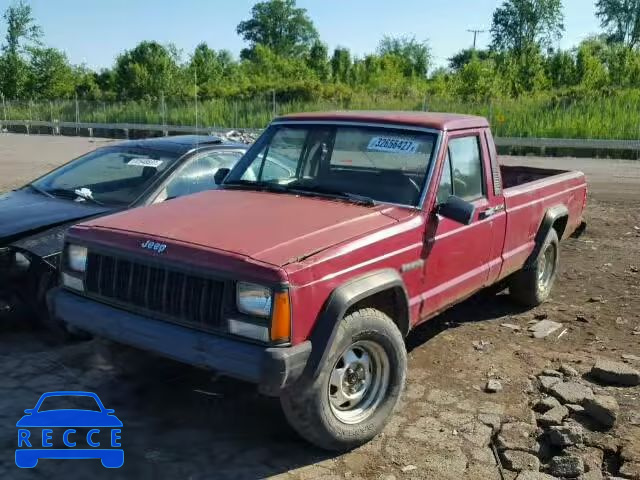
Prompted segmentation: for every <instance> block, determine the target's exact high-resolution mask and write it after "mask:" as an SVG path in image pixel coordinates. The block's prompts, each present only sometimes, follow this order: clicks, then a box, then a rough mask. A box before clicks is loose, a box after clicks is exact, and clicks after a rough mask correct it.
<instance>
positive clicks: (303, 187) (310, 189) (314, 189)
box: [288, 183, 377, 207]
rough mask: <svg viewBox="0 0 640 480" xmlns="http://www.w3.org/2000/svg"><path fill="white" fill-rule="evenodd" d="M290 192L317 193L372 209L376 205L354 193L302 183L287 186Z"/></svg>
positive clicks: (371, 200) (371, 199)
mask: <svg viewBox="0 0 640 480" xmlns="http://www.w3.org/2000/svg"><path fill="white" fill-rule="evenodd" d="M288 189H289V190H290V191H297V192H304V193H317V194H320V195H328V196H335V197H340V198H344V199H346V200H350V201H352V202H355V203H362V204H363V205H366V206H369V207H373V206H374V205H376V203H377V202H376V201H375V200H374V199H373V198H371V197H367V196H365V195H358V194H356V193H350V192H343V191H342V190H337V189H335V188H331V187H325V186H323V185H318V184H308V183H307V184H304V183H291V184H289V185H288Z"/></svg>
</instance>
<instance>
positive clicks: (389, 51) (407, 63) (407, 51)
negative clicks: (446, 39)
mask: <svg viewBox="0 0 640 480" xmlns="http://www.w3.org/2000/svg"><path fill="white" fill-rule="evenodd" d="M378 55H380V56H381V57H395V59H397V60H396V64H397V65H398V67H399V69H400V70H401V71H402V73H403V74H404V76H405V77H425V76H426V75H427V72H428V70H429V64H430V62H431V49H430V48H429V44H428V43H427V42H426V41H425V42H418V41H417V40H416V39H415V37H398V38H394V37H390V36H387V35H385V36H384V37H382V40H381V41H380V44H379V45H378Z"/></svg>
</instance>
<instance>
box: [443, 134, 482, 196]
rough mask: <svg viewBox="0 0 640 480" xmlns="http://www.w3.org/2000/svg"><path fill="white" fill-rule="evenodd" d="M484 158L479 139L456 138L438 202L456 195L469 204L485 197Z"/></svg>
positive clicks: (446, 160)
mask: <svg viewBox="0 0 640 480" xmlns="http://www.w3.org/2000/svg"><path fill="white" fill-rule="evenodd" d="M484 191H485V190H484V180H483V175H482V156H481V155H480V144H479V142H478V137H476V136H472V137H463V138H454V139H451V140H450V141H449V149H448V151H447V157H446V159H445V165H444V169H443V172H442V177H441V180H440V188H439V190H438V202H441V201H444V200H446V199H447V198H448V196H449V195H455V196H457V197H459V198H462V199H463V200H466V201H468V202H471V201H474V200H477V199H479V198H482V197H484Z"/></svg>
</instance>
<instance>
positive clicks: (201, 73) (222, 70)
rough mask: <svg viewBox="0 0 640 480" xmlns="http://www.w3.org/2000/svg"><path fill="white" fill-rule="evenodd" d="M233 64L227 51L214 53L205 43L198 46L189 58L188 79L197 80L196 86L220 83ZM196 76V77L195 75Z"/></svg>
mask: <svg viewBox="0 0 640 480" xmlns="http://www.w3.org/2000/svg"><path fill="white" fill-rule="evenodd" d="M233 64H234V61H233V57H232V56H231V53H230V52H228V51H227V50H220V51H219V52H216V51H215V50H214V49H212V48H209V46H208V45H207V44H206V43H201V44H199V45H198V46H197V47H196V49H195V50H194V52H193V55H192V56H191V61H190V62H189V66H188V70H189V77H190V78H197V79H198V86H202V85H204V84H206V83H208V82H216V81H220V79H221V78H222V77H223V76H225V75H227V74H228V73H229V70H230V69H231V68H232V66H233ZM195 74H197V75H195Z"/></svg>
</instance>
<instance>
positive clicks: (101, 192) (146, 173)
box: [31, 147, 177, 206]
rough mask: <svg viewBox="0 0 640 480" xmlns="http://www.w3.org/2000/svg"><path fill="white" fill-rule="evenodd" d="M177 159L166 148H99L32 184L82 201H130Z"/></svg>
mask: <svg viewBox="0 0 640 480" xmlns="http://www.w3.org/2000/svg"><path fill="white" fill-rule="evenodd" d="M176 160H177V157H175V156H171V154H169V153H165V152H156V151H150V150H141V149H130V148H124V147H123V148H119V147H112V148H104V149H98V150H95V151H93V152H91V153H88V154H86V155H84V156H82V157H80V158H78V159H76V160H74V161H72V162H70V163H68V164H66V165H64V166H62V167H60V168H58V169H57V170H54V171H53V172H51V173H49V174H47V175H45V176H44V177H42V178H40V179H38V180H36V181H35V182H33V183H32V184H31V186H32V187H33V188H34V189H36V190H38V191H39V192H41V193H43V194H45V195H50V196H53V197H59V198H66V199H69V200H74V201H78V202H94V203H99V204H105V205H112V206H124V205H130V204H131V203H133V202H134V201H135V200H136V199H137V198H138V197H139V196H140V195H141V194H142V193H143V192H144V191H145V190H146V189H147V188H148V187H149V186H150V185H151V184H152V183H153V182H154V181H155V180H156V179H157V178H158V177H159V176H160V175H162V173H163V172H164V171H165V170H166V169H167V168H168V167H169V166H170V165H172V164H173V162H175V161H176Z"/></svg>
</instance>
